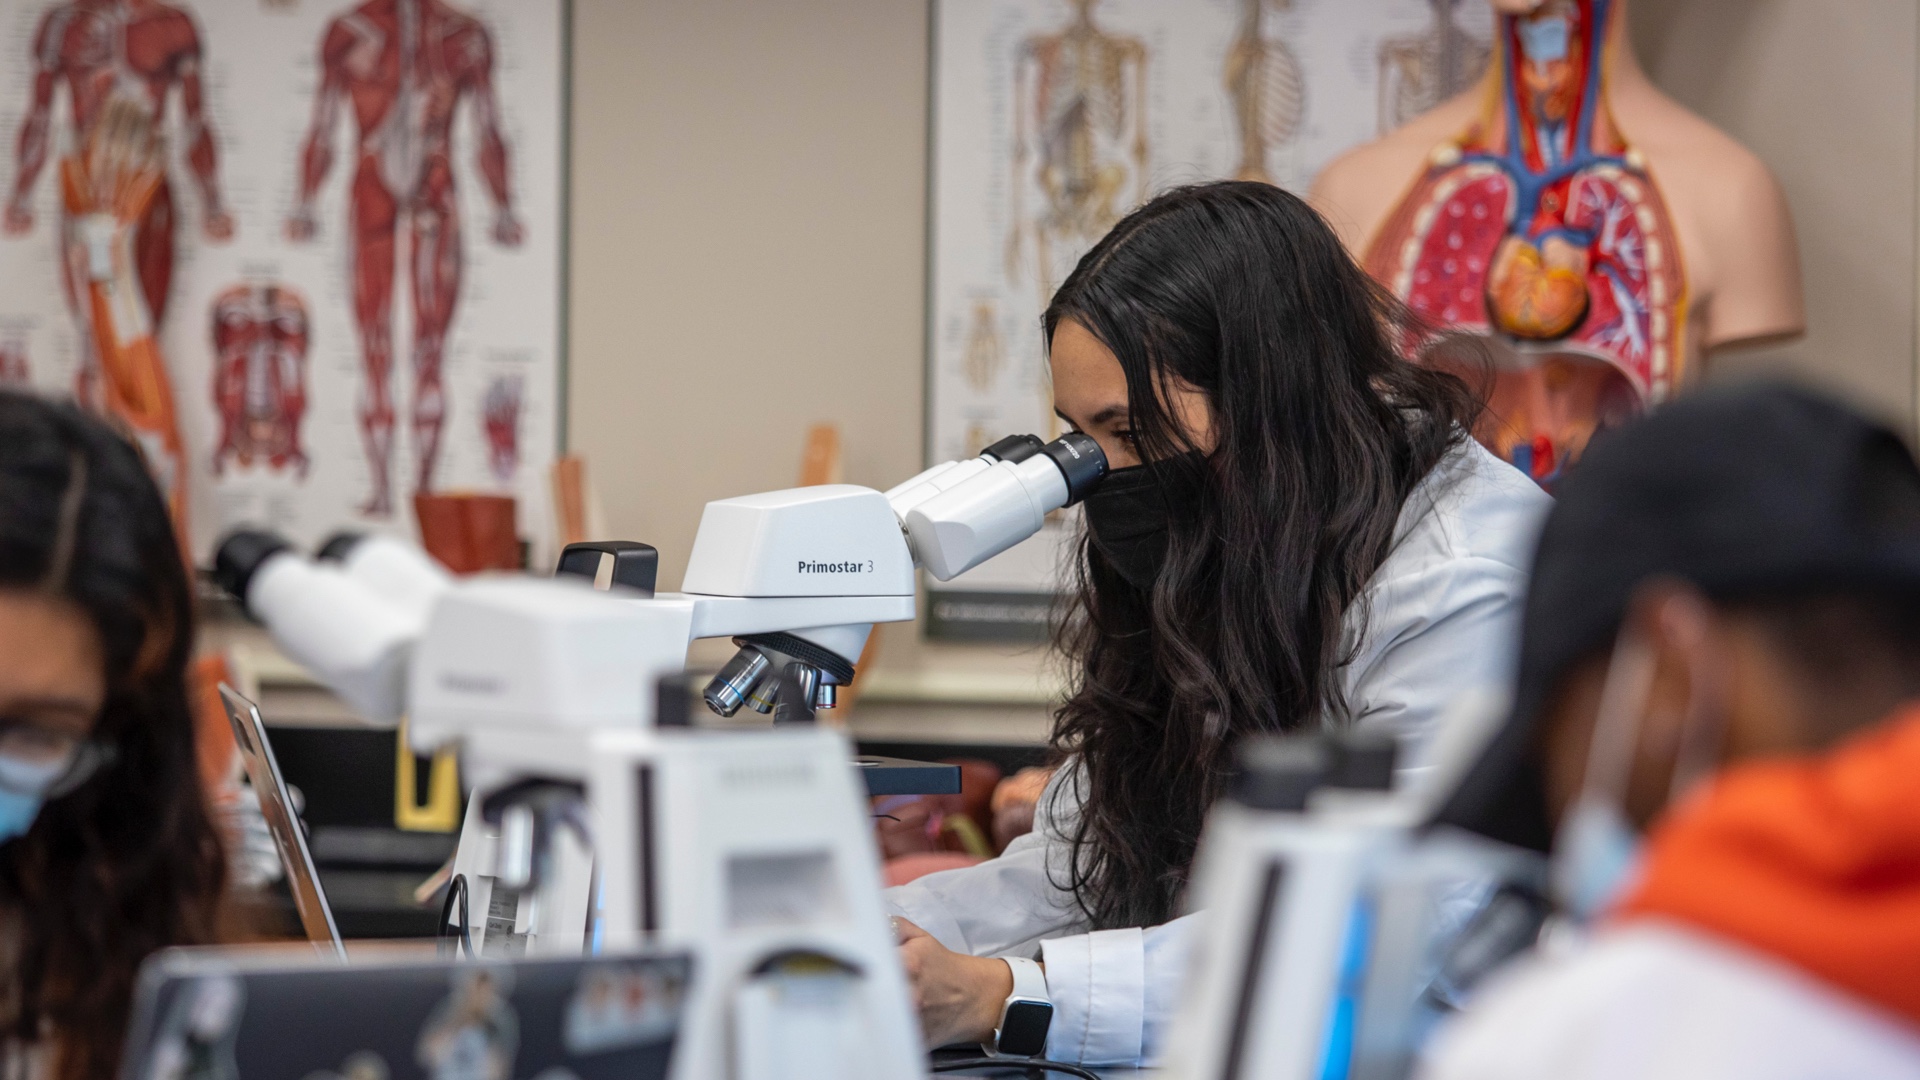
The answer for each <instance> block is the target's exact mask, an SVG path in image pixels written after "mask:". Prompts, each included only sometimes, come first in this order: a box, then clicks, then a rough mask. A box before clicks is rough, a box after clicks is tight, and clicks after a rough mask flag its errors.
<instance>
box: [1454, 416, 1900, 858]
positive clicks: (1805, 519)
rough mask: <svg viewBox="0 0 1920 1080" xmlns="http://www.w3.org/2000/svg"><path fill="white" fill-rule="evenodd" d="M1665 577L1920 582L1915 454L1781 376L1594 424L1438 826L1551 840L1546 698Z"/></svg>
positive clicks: (1732, 584) (1764, 584) (1888, 585)
mask: <svg viewBox="0 0 1920 1080" xmlns="http://www.w3.org/2000/svg"><path fill="white" fill-rule="evenodd" d="M1655 577H1676V578H1680V579H1682V580H1685V581H1688V582H1690V583H1692V584H1693V585H1695V586H1696V587H1698V588H1699V589H1701V591H1703V592H1705V593H1706V594H1707V595H1709V596H1711V597H1714V598H1716V599H1722V600H1725V599H1738V598H1740V597H1742V596H1752V595H1759V594H1768V593H1780V592H1791V591H1799V590H1808V589H1821V588H1833V589H1846V590H1856V589H1863V588H1864V589H1920V468H1916V467H1915V465H1914V459H1913V455H1912V453H1911V452H1909V451H1908V449H1907V447H1906V445H1905V444H1904V443H1902V442H1901V441H1900V439H1899V437H1898V436H1896V435H1895V434H1894V433H1893V432H1892V431H1890V430H1888V429H1887V428H1886V427H1884V426H1882V425H1881V424H1878V423H1876V422H1874V421H1872V420H1869V419H1867V418H1866V417H1864V416H1862V415H1860V414H1859V413H1857V412H1855V411H1853V410H1852V409H1850V408H1848V407H1846V406H1844V405H1841V404H1839V403H1838V402H1836V401H1834V400H1832V399H1829V398H1827V397H1824V396H1822V395H1820V394H1816V393H1813V392H1811V391H1809V390H1806V389H1803V388H1799V387H1794V386H1789V385H1785V384H1780V383H1748V384H1744V385H1740V386H1735V387H1726V388H1709V389H1706V390H1702V391H1700V392H1698V393H1695V394H1691V395H1689V396H1687V397H1685V398H1682V399H1681V400H1679V401H1676V402H1674V403H1673V404H1671V405H1667V406H1664V407H1662V408H1660V409H1658V410H1656V411H1655V412H1653V413H1652V414H1651V415H1649V416H1647V417H1645V418H1643V419H1641V420H1638V421H1635V422H1633V423H1631V424H1628V425H1626V426H1624V427H1621V428H1618V429H1615V430H1613V431H1611V432H1607V433H1603V434H1600V435H1596V436H1595V437H1594V440H1593V442H1592V443H1591V444H1590V445H1589V446H1588V448H1587V451H1586V453H1585V454H1584V455H1583V456H1582V457H1581V459H1580V462H1579V464H1578V465H1577V466H1576V467H1574V468H1573V469H1571V470H1570V471H1569V473H1568V475H1567V477H1566V479H1565V480H1563V481H1562V482H1561V483H1560V484H1559V486H1558V490H1557V492H1556V500H1555V503H1554V507H1553V510H1552V512H1551V513H1550V514H1549V515H1548V516H1547V520H1546V525H1545V527H1544V528H1543V529H1542V531H1541V534H1540V541H1539V546H1538V548H1537V550H1536V552H1535V555H1534V564H1533V572H1532V579H1531V582H1530V584H1529V586H1528V592H1527V601H1526V613H1525V617H1524V623H1523V626H1522V631H1521V636H1522V641H1521V647H1520V664H1519V673H1518V679H1517V682H1516V685H1515V688H1514V703H1513V711H1512V714H1511V715H1510V716H1509V718H1508V719H1507V721H1506V723H1505V724H1504V725H1503V726H1502V727H1501V729H1500V730H1499V731H1498V732H1497V733H1496V734H1495V735H1494V737H1493V740H1492V742H1490V743H1489V744H1488V746H1487V749H1486V750H1485V751H1483V753H1482V756H1481V757H1480V759H1479V760H1478V761H1477V762H1476V763H1475V764H1474V766H1473V767H1472V768H1471V769H1470V770H1469V771H1468V773H1467V775H1466V777H1465V779H1464V780H1463V781H1462V782H1461V785H1460V787H1459V788H1458V789H1456V790H1455V792H1454V793H1453V795H1452V796H1451V797H1450V798H1449V800H1448V802H1447V803H1446V805H1445V806H1443V807H1442V808H1441V810H1440V812H1439V814H1438V816H1437V821H1438V822H1439V823H1443V824H1450V825H1458V826H1461V827H1464V828H1467V829H1471V830H1473V831H1475V832H1479V833H1482V834H1484V835H1487V836H1490V837H1493V838H1494V839H1497V840H1503V841H1506V842H1508V843H1513V844H1520V845H1523V846H1526V847H1531V848H1534V849H1536V850H1540V851H1545V850H1547V848H1548V846H1549V845H1550V843H1551V840H1552V827H1551V824H1550V823H1549V821H1548V815H1547V810H1546V797H1545V787H1544V784H1543V781H1542V775H1541V770H1540V765H1539V761H1538V758H1537V755H1536V743H1537V732H1536V728H1537V726H1538V723H1539V714H1540V711H1541V709H1542V708H1543V706H1544V705H1545V703H1546V700H1547V697H1548V695H1550V694H1551V693H1552V692H1553V689H1554V687H1555V685H1556V684H1557V683H1558V682H1559V681H1560V679H1561V677H1562V676H1563V675H1565V674H1566V673H1567V671H1568V670H1569V669H1570V668H1571V667H1572V666H1573V665H1574V664H1575V663H1576V662H1578V661H1579V660H1581V659H1582V658H1584V657H1586V656H1589V655H1592V654H1594V653H1596V652H1598V651H1600V650H1603V649H1605V648H1607V647H1609V646H1610V645H1611V644H1612V642H1613V639H1614V637H1615V636H1616V635H1617V634H1618V632H1619V628H1620V624H1621V622H1622V621H1623V619H1624V618H1625V616H1626V610H1627V605H1628V603H1629V601H1630V599H1631V597H1632V595H1633V593H1634V590H1635V589H1637V588H1638V587H1639V586H1640V585H1641V584H1642V583H1643V582H1646V581H1647V580H1649V579H1651V578H1655Z"/></svg>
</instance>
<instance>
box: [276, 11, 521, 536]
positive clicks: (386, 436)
mask: <svg viewBox="0 0 1920 1080" xmlns="http://www.w3.org/2000/svg"><path fill="white" fill-rule="evenodd" d="M320 66H321V83H320V89H319V92H318V96H317V99H316V101H315V103H314V110H313V126H312V129H311V130H310V132H309V133H308V136H307V139H306V143H305V151H304V154H303V157H302V167H301V174H300V200H299V205H298V207H297V208H296V209H295V212H294V214H293V217H292V218H291V219H289V221H288V222H287V233H288V236H289V237H290V238H291V239H294V240H306V239H308V238H310V237H312V236H313V234H314V232H315V229H316V222H315V216H314V209H313V200H314V196H315V194H316V193H317V192H318V191H319V188H320V184H321V181H322V180H324V179H325V177H326V174H327V171H328V169H329V168H330V167H331V165H332V163H333V137H334V127H335V125H336V121H337V117H338V111H339V106H340V104H341V102H342V101H345V102H347V103H348V104H349V105H350V106H351V108H352V110H353V118H354V126H355V130H356V132H357V135H356V138H355V148H356V150H355V158H356V161H355V165H354V172H353V180H352V185H351V188H350V194H349V199H350V207H349V214H348V218H349V224H348V246H349V248H350V250H351V262H350V267H351V273H352V291H353V310H354V320H355V322H356V323H357V324H358V326H359V331H360V346H361V355H362V358H363V361H364V364H365V368H366V382H365V384H364V387H363V392H362V397H361V401H360V428H361V433H362V436H363V438H364V439H365V442H366V450H367V459H368V467H369V471H370V473H371V476H372V490H371V492H370V494H369V496H368V499H367V502H366V504H365V506H364V510H365V511H366V512H367V513H369V514H374V515H385V514H389V513H391V512H392V508H393V494H392V477H391V472H392V460H393V428H394V410H393V397H392V388H391V385H390V383H391V374H390V373H391V370H392V365H393V292H394V284H395V282H394V272H395V269H396V265H397V255H398V247H397V238H398V233H399V230H400V227H401V225H402V222H403V221H404V223H405V225H406V227H407V230H408V233H409V237H408V238H409V241H410V244H409V248H410V256H409V257H408V259H407V265H406V269H407V277H408V279H409V284H410V286H411V294H412V299H413V349H412V361H413V375H414V383H413V439H414V454H415V460H416V462H417V465H418V468H417V470H416V473H415V490H416V491H428V490H430V489H431V488H432V479H433V469H434V463H435V461H436V459H437V457H438V454H439V447H440V430H441V425H442V422H443V421H444V419H445V416H446V399H445V392H444V390H443V388H442V382H441V363H442V360H443V359H444V352H445V348H446V342H447V333H448V329H449V327H450V326H451V325H452V322H453V314H454V307H455V304H456V302H457V301H458V299H459V295H460V270H461V249H460V214H459V206H458V203H457V200H456V198H455V190H454V168H453V121H454V114H455V111H456V110H457V109H458V107H459V104H460V102H461V100H462V99H465V100H467V101H468V102H469V103H470V107H471V108H472V110H473V118H474V121H475V123H474V129H475V131H476V132H477V133H478V138H479V143H480V145H479V153H478V158H479V169H480V174H481V176H482V178H483V179H484V180H485V181H486V185H487V190H488V192H489V193H490V194H491V195H492V197H493V201H494V205H495V207H496V208H497V211H498V213H497V216H496V217H495V219H494V222H493V229H492V232H493V239H494V241H495V242H496V243H499V244H501V245H504V246H508V247H512V246H515V245H518V244H519V242H520V237H521V227H520V224H519V222H518V220H517V219H516V218H515V217H514V215H513V210H512V199H511V196H510V191H509V185H508V167H507V145H506V141H505V139H504V138H502V136H501V134H500V123H499V110H498V107H497V105H496V104H495V101H494V94H493V43H492V41H491V39H490V38H489V37H488V34H487V29H486V27H484V26H483V25H481V23H480V22H479V21H478V20H476V19H474V18H472V17H471V16H468V15H466V14H464V13H462V12H460V11H457V10H455V9H454V8H452V7H450V6H448V5H447V4H444V3H442V2H440V0H368V2H367V3H364V4H361V5H359V6H358V7H355V8H353V9H352V10H351V11H349V12H347V13H346V14H344V15H341V16H340V17H338V18H336V19H334V20H333V21H332V22H331V23H329V24H328V25H327V29H326V33H325V35H324V37H323V39H322V42H321V46H320Z"/></svg>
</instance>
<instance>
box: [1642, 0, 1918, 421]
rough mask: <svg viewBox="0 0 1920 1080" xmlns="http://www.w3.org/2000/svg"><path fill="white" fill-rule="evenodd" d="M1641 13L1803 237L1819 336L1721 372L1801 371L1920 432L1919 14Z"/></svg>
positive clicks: (1811, 316)
mask: <svg viewBox="0 0 1920 1080" xmlns="http://www.w3.org/2000/svg"><path fill="white" fill-rule="evenodd" d="M1632 18H1633V25H1632V29H1633V36H1634V42H1635V47H1636V49H1637V50H1638V52H1639V55H1640V59H1641V62H1642V63H1643V64H1644V65H1645V66H1646V68H1647V71H1648V73H1649V74H1651V75H1652V76H1653V79H1654V81H1655V82H1656V83H1658V84H1659V85H1660V86H1661V87H1662V88H1663V89H1665V90H1666V91H1667V92H1668V93H1669V94H1672V95H1673V96H1674V97H1675V98H1677V99H1679V101H1680V102H1681V103H1682V104H1684V105H1686V106H1687V107H1688V108H1690V109H1692V110H1694V111H1695V112H1697V113H1699V114H1700V115H1702V116H1704V117H1706V118H1707V119H1708V120H1710V121H1712V122H1713V123H1714V124H1716V125H1717V126H1719V127H1720V128H1721V129H1722V130H1724V131H1726V132H1728V133H1729V134H1731V135H1733V136H1734V137H1735V138H1737V139H1739V140H1740V141H1741V142H1743V143H1745V144H1746V145H1747V146H1748V147H1750V148H1752V149H1753V150H1754V152H1755V153H1757V154H1759V155H1760V157H1761V158H1762V159H1763V160H1765V161H1766V163H1767V164H1768V166H1769V167H1771V168H1772V170H1773V173H1774V175H1775V176H1776V177H1778V178H1779V180H1780V183H1781V186H1782V187H1783V188H1785V190H1786V193H1787V202H1788V203H1789V205H1791V207H1792V208H1793V217H1794V223H1795V226H1796V228H1797V230H1798V233H1799V238H1800V265H1801V269H1802V270H1803V272H1804V276H1805V281H1806V296H1807V327H1808V331H1807V335H1806V337H1804V338H1802V339H1800V340H1799V341H1797V342H1792V343H1789V344H1786V345H1782V346H1778V347H1773V348H1766V349H1759V350H1754V351H1752V352H1749V353H1729V354H1724V355H1722V356H1720V357H1716V358H1715V361H1714V371H1715V373H1716V374H1719V375H1734V376H1739V375H1747V374H1752V373H1755V372H1757V371H1775V370H1781V369H1789V370H1792V371H1794V372H1796V373H1799V374H1803V375H1809V376H1812V377H1814V378H1817V379H1820V380H1822V381H1824V382H1826V383H1828V384H1830V385H1832V386H1833V387H1834V388H1836V389H1838V390H1840V391H1841V392H1843V393H1846V394H1847V395H1848V396H1850V397H1852V398H1854V399H1855V400H1857V401H1859V402H1860V403H1862V404H1864V405H1866V406H1867V407H1869V408H1872V409H1874V410H1876V411H1878V412H1881V413H1883V414H1885V415H1886V416H1888V417H1889V418H1890V419H1896V420H1899V421H1900V422H1901V423H1902V424H1903V425H1905V428H1906V430H1908V431H1912V430H1913V425H1914V423H1915V420H1916V416H1917V414H1916V402H1915V395H1916V393H1917V392H1920V385H1916V381H1915V340H1914V335H1915V328H1914V320H1915V314H1916V313H1915V290H1916V285H1915V258H1916V252H1915V236H1916V232H1920V222H1916V187H1915V172H1914V170H1915V160H1916V132H1920V118H1916V115H1915V99H1916V86H1920V5H1915V4H1913V3H1910V2H1904V0H1849V2H1847V3H1833V2H1832V0H1635V3H1634V5H1633V12H1632Z"/></svg>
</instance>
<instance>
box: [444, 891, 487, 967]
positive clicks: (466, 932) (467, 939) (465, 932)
mask: <svg viewBox="0 0 1920 1080" xmlns="http://www.w3.org/2000/svg"><path fill="white" fill-rule="evenodd" d="M456 896H457V897H459V899H460V912H459V914H460V922H459V926H460V934H459V936H458V937H457V938H456V939H455V940H456V942H457V945H458V946H465V948H466V950H467V959H469V960H474V959H478V957H479V954H478V953H476V952H474V951H473V930H472V929H471V928H470V927H469V926H468V923H469V922H470V921H471V913H470V912H469V911H468V910H467V875H465V874H455V875H453V876H452V877H451V878H448V879H447V898H446V899H445V900H443V901H441V903H440V938H441V940H442V941H445V940H446V938H447V937H448V934H447V926H448V924H450V923H452V922H453V916H454V909H453V903H454V898H455V897H456ZM456 951H457V948H456Z"/></svg>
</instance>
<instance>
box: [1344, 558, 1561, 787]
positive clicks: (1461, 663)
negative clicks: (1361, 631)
mask: <svg viewBox="0 0 1920 1080" xmlns="http://www.w3.org/2000/svg"><path fill="white" fill-rule="evenodd" d="M1525 591H1526V574H1525V573H1524V572H1523V571H1522V570H1520V569H1519V568H1518V567H1515V566H1511V565H1508V564H1507V563H1504V562H1499V561H1497V560H1494V559H1487V558H1479V557H1466V558H1458V559H1453V560H1449V561H1447V562H1445V563H1441V564H1437V565H1429V566H1427V567H1423V568H1421V569H1419V570H1416V571H1414V572H1413V573H1410V574H1407V575H1405V576H1402V577H1397V578H1394V579H1392V580H1389V581H1385V582H1382V583H1381V584H1380V585H1378V586H1377V587H1375V588H1374V589H1372V590H1370V596H1369V597H1368V600H1369V611H1368V613H1367V639H1366V643H1365V644H1364V646H1363V647H1362V648H1361V650H1360V653H1359V655H1357V656H1356V657H1355V658H1354V660H1353V662H1352V664H1351V665H1349V667H1348V669H1347V678H1348V684H1347V702H1348V705H1349V707H1350V708H1351V709H1352V715H1353V719H1354V723H1355V725H1356V726H1357V727H1359V728H1361V729H1362V730H1368V729H1371V730H1376V731H1385V732H1390V733H1392V734H1393V735H1395V736H1396V737H1398V739H1399V742H1400V748H1401V755H1402V756H1401V765H1402V767H1412V766H1419V765H1423V764H1426V759H1427V752H1428V749H1429V747H1430V745H1431V743H1432V741H1433V735H1434V731H1435V729H1436V728H1437V727H1438V725H1439V722H1440V718H1441V716H1442V715H1443V714H1444V713H1445V712H1446V711H1447V709H1448V708H1449V706H1451V705H1453V704H1454V703H1455V701H1456V699H1457V698H1458V697H1459V696H1460V695H1462V694H1465V693H1469V692H1479V691H1486V690H1490V689H1503V688H1505V687H1506V685H1507V683H1508V682H1509V681H1510V680H1511V678H1512V676H1513V656H1514V654H1515V646H1516V644H1517V642H1518V635H1519V630H1520V612H1521V603H1522V600H1523V598H1524V596H1525Z"/></svg>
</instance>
